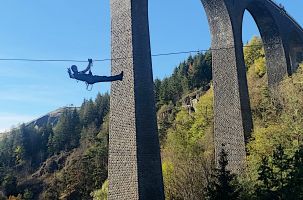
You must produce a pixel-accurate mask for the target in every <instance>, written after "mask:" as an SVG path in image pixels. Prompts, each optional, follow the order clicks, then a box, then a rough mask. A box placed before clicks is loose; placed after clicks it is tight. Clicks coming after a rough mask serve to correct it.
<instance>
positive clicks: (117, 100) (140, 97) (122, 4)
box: [108, 0, 164, 200]
mask: <svg viewBox="0 0 303 200" xmlns="http://www.w3.org/2000/svg"><path fill="white" fill-rule="evenodd" d="M110 2H111V23H112V28H111V37H112V59H113V60H112V74H113V75H116V74H119V73H120V72H121V71H123V72H124V78H123V81H117V82H113V83H112V86H111V100H110V112H111V114H110V135H109V166H108V176H109V196H108V199H112V200H119V199H127V200H133V199H155V200H162V199H164V191H163V178H162V169H161V158H160V148H159V139H158V132H157V120H156V110H155V98H154V90H153V89H154V85H153V76H152V64H151V52H150V38H149V25H148V1H147V0H111V1H110Z"/></svg>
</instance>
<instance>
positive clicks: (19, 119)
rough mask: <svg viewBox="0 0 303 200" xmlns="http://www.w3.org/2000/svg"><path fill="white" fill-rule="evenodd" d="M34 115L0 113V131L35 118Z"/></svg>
mask: <svg viewBox="0 0 303 200" xmlns="http://www.w3.org/2000/svg"><path fill="white" fill-rule="evenodd" d="M36 118H37V116H34V115H22V114H17V113H0V133H1V132H5V131H7V130H10V129H11V128H12V127H13V126H17V125H18V124H22V123H26V122H29V121H31V120H33V119H36Z"/></svg>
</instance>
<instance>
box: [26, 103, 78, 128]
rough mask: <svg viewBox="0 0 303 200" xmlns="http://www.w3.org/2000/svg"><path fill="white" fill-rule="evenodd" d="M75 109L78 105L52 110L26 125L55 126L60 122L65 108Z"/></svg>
mask: <svg viewBox="0 0 303 200" xmlns="http://www.w3.org/2000/svg"><path fill="white" fill-rule="evenodd" d="M66 109H68V110H73V109H78V108H77V107H63V108H59V109H57V110H55V111H52V112H50V113H48V114H46V115H44V116H42V117H39V118H38V119H35V120H33V121H31V122H28V123H26V126H33V127H37V128H39V127H42V126H43V125H46V124H50V125H52V126H55V125H56V124H57V123H58V120H59V118H60V116H61V115H62V113H63V112H64V110H66Z"/></svg>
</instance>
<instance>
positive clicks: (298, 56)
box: [287, 30, 303, 74]
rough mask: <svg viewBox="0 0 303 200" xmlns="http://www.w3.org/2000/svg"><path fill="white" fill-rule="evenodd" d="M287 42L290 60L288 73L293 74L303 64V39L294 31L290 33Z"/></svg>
mask: <svg viewBox="0 0 303 200" xmlns="http://www.w3.org/2000/svg"><path fill="white" fill-rule="evenodd" d="M287 40H288V51H289V60H290V68H289V70H288V73H289V74H292V73H294V72H295V71H296V70H297V69H298V67H299V64H300V63H301V62H303V37H301V35H300V34H299V33H298V32H297V31H296V30H293V31H291V32H290V33H289V35H288V38H287Z"/></svg>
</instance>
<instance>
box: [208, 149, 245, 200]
mask: <svg viewBox="0 0 303 200" xmlns="http://www.w3.org/2000/svg"><path fill="white" fill-rule="evenodd" d="M218 164H219V168H217V169H216V170H215V172H214V174H213V180H212V181H211V182H210V183H209V186H208V199H210V200H234V199H238V198H239V195H240V193H239V189H238V186H237V184H236V177H235V175H233V174H231V172H230V171H229V170H228V169H227V165H228V159H227V153H226V151H225V150H224V148H222V150H221V152H220V154H219V162H218Z"/></svg>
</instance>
